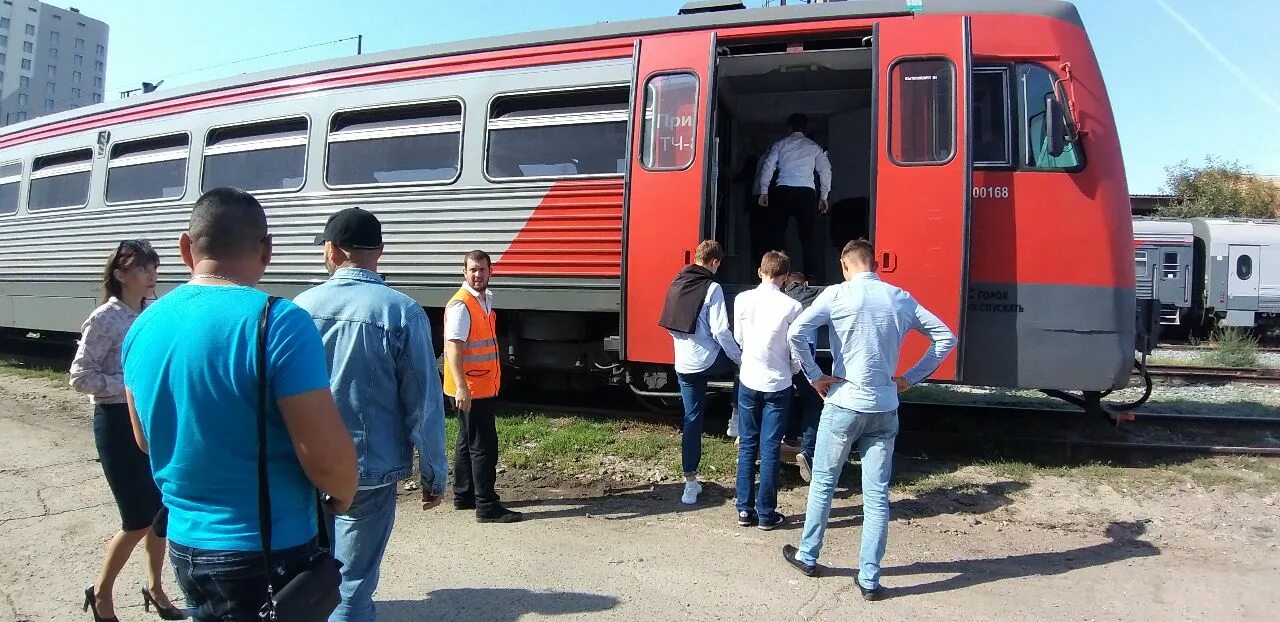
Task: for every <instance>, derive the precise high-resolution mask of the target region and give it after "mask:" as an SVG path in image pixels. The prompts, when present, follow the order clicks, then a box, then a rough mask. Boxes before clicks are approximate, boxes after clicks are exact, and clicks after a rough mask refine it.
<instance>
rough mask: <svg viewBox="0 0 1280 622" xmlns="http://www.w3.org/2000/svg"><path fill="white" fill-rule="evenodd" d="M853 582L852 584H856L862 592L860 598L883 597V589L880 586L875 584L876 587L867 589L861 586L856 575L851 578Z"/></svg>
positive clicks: (873, 598)
mask: <svg viewBox="0 0 1280 622" xmlns="http://www.w3.org/2000/svg"><path fill="white" fill-rule="evenodd" d="M853 583H854V585H857V586H858V590H859V591H861V592H862V600H880V599H881V598H884V589H883V587H882V586H879V585H877V586H876V589H874V590H868V589H867V588H865V587H862V582H861V581H858V578H857V577H856V576H855V577H854V578H853Z"/></svg>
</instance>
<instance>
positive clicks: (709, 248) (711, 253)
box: [693, 240, 724, 264]
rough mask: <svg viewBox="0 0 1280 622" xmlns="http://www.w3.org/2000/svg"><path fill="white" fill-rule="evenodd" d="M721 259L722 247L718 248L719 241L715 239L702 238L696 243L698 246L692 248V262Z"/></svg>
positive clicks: (702, 262)
mask: <svg viewBox="0 0 1280 622" xmlns="http://www.w3.org/2000/svg"><path fill="white" fill-rule="evenodd" d="M723 259H724V249H723V248H720V243H719V242H717V241H715V240H703V241H701V242H699V243H698V248H696V249H694V250H693V262H694V263H698V264H704V263H711V262H713V261H720V260H723Z"/></svg>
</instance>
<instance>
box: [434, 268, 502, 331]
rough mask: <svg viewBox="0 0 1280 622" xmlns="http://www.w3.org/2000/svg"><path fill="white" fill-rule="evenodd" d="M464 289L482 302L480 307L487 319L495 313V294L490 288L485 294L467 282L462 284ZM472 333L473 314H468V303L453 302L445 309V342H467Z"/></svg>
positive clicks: (486, 289) (485, 290)
mask: <svg viewBox="0 0 1280 622" xmlns="http://www.w3.org/2000/svg"><path fill="white" fill-rule="evenodd" d="M462 289H465V290H467V293H469V294H471V295H472V296H474V297H475V299H476V300H477V301H479V302H480V307H481V308H482V309H484V314H485V317H488V316H489V315H490V314H492V313H493V292H490V291H489V288H487V287H486V288H485V289H484V293H483V294H481V293H480V292H478V291H476V290H474V289H472V287H471V286H470V285H468V284H467V283H466V282H465V281H463V283H462ZM470 333H471V314H470V313H467V303H465V302H462V301H461V300H454V301H451V302H450V303H449V304H448V305H446V306H445V308H444V340H445V341H466V340H467V335H469V334H470Z"/></svg>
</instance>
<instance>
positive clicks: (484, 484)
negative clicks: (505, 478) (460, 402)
mask: <svg viewBox="0 0 1280 622" xmlns="http://www.w3.org/2000/svg"><path fill="white" fill-rule="evenodd" d="M450 403H451V406H452V407H453V411H454V413H456V414H457V416H458V442H457V443H456V444H455V446H454V452H453V500H454V502H455V503H469V502H470V501H472V500H474V501H475V504H476V514H478V515H481V516H483V515H486V514H491V513H495V512H497V511H499V507H500V506H499V505H498V493H497V491H495V490H494V487H495V485H496V483H497V478H498V473H497V471H498V425H497V423H496V422H495V421H494V418H493V400H487V399H478V400H471V411H470V412H462V411H460V410H458V408H457V404H456V403H453V402H452V400H451V401H450Z"/></svg>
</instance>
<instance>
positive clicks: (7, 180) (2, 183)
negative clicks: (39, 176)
mask: <svg viewBox="0 0 1280 622" xmlns="http://www.w3.org/2000/svg"><path fill="white" fill-rule="evenodd" d="M21 185H22V162H5V163H4V164H0V216H8V215H9V214H16V213H18V187H19V186H21Z"/></svg>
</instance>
